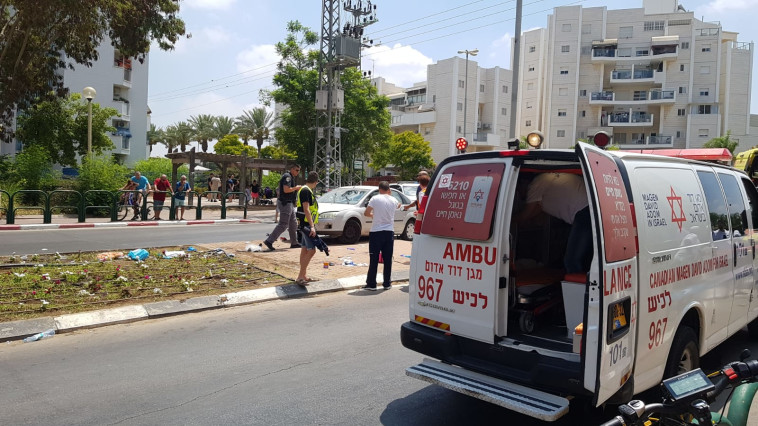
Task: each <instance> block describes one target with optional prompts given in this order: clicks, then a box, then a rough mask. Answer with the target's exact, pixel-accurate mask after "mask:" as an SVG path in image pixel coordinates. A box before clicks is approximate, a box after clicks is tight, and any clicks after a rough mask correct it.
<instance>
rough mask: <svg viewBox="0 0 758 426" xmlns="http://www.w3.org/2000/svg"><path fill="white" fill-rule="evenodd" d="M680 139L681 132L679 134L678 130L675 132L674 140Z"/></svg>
mask: <svg viewBox="0 0 758 426" xmlns="http://www.w3.org/2000/svg"><path fill="white" fill-rule="evenodd" d="M681 137H682V132H681V131H679V130H677V131H676V138H677V139H679V138H681Z"/></svg>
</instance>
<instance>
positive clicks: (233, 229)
mask: <svg viewBox="0 0 758 426" xmlns="http://www.w3.org/2000/svg"><path fill="white" fill-rule="evenodd" d="M275 226H276V224H274V223H235V224H223V225H176V226H146V227H140V226H130V227H128V228H76V229H46V230H23V231H0V255H9V254H13V253H14V252H15V253H16V254H19V255H22V254H33V253H44V252H45V251H44V250H42V249H47V252H49V253H55V252H56V251H58V252H61V253H69V252H77V251H79V250H82V251H95V250H126V249H135V248H146V247H160V246H170V245H191V244H201V243H205V244H207V243H220V242H225V241H257V242H260V241H263V239H264V238H266V234H267V233H269V232H271V231H272V230H273V229H274V227H275ZM282 236H284V237H288V238H289V236H288V235H287V233H286V232H285V233H284V234H282Z"/></svg>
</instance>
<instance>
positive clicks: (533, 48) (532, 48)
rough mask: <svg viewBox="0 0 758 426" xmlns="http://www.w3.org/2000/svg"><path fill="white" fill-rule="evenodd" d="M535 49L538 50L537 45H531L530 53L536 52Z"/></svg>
mask: <svg viewBox="0 0 758 426" xmlns="http://www.w3.org/2000/svg"><path fill="white" fill-rule="evenodd" d="M535 50H537V47H535V46H529V53H534V51H535Z"/></svg>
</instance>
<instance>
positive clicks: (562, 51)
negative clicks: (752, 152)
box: [561, 44, 571, 53]
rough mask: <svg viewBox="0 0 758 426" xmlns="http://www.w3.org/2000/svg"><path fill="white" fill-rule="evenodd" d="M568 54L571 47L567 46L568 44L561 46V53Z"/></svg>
mask: <svg viewBox="0 0 758 426" xmlns="http://www.w3.org/2000/svg"><path fill="white" fill-rule="evenodd" d="M569 52H571V46H569V45H568V44H564V45H563V46H561V53H569Z"/></svg>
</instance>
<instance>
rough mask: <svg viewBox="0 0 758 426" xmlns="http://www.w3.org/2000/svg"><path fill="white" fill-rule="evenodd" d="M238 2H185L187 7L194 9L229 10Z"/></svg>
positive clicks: (221, 0)
mask: <svg viewBox="0 0 758 426" xmlns="http://www.w3.org/2000/svg"><path fill="white" fill-rule="evenodd" d="M236 2H237V0H185V3H186V5H187V7H190V8H193V9H211V10H228V9H230V8H231V6H232V5H233V4H234V3H236Z"/></svg>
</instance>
